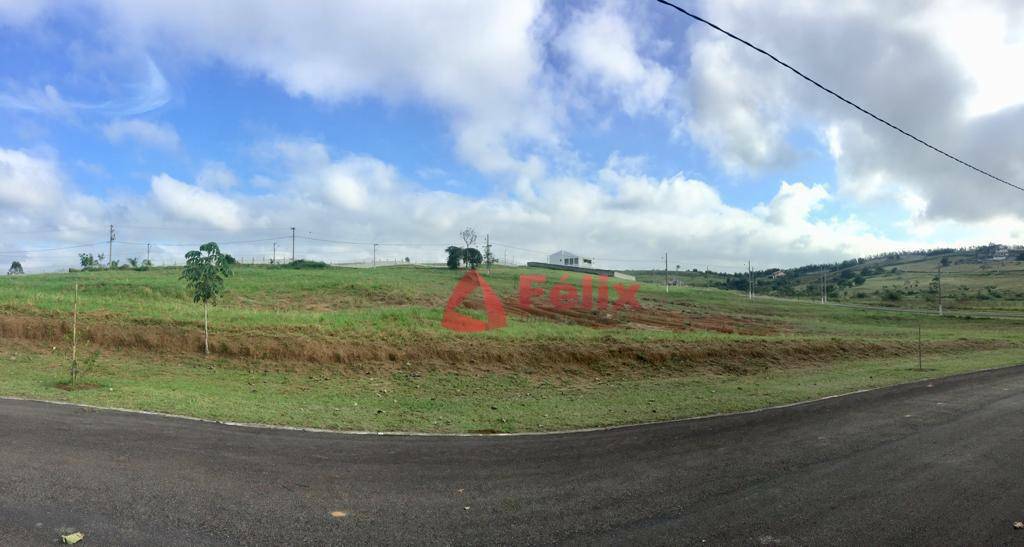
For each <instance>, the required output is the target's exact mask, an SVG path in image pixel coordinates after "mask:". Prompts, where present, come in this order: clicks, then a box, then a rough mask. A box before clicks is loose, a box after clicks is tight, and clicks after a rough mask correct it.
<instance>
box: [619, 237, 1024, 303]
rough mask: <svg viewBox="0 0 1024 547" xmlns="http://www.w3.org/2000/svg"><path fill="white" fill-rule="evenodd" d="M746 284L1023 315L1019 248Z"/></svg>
mask: <svg viewBox="0 0 1024 547" xmlns="http://www.w3.org/2000/svg"><path fill="white" fill-rule="evenodd" d="M940 267H941V272H942V273H941V283H940V279H939V270H940ZM826 272H827V275H826ZM632 273H634V274H635V275H637V279H638V280H640V281H645V282H651V283H659V284H663V283H665V272H664V271H657V270H655V271H651V270H647V271H639V272H632ZM668 278H669V280H670V282H677V283H679V284H682V285H687V286H693V287H714V288H721V289H729V290H736V291H742V292H746V291H747V289H748V283H749V278H748V275H747V273H746V272H742V273H735V274H728V273H719V272H701V271H695V270H690V271H678V272H677V271H670V272H669V275H668ZM753 278H754V286H755V293H756V294H758V295H768V296H777V297H787V298H800V299H812V300H820V299H821V297H822V290H823V285H824V283H823V280H824V279H827V294H828V300H829V301H830V302H845V303H859V304H865V305H876V306H891V307H902V308H931V309H935V308H937V307H938V304H939V298H940V293H941V297H942V304H943V308H944V309H949V310H952V309H967V310H971V309H977V310H983V309H984V310H1012V311H1024V248H1021V247H1012V246H1004V245H998V244H991V245H985V246H982V247H970V248H962V249H949V248H944V249H928V250H917V251H908V252H899V253H886V254H882V255H877V256H871V257H864V258H856V259H850V260H845V261H842V262H837V263H831V264H809V265H806V266H800V267H798V268H789V269H777V268H772V269H768V270H759V271H755V272H754V273H753Z"/></svg>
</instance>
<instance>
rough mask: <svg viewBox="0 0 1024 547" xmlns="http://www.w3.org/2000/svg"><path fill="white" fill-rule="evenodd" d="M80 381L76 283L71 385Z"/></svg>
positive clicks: (76, 284) (72, 329) (72, 322)
mask: <svg viewBox="0 0 1024 547" xmlns="http://www.w3.org/2000/svg"><path fill="white" fill-rule="evenodd" d="M77 382H78V283H75V311H74V315H73V316H72V319H71V387H72V389H73V388H74V387H75V384H76V383H77Z"/></svg>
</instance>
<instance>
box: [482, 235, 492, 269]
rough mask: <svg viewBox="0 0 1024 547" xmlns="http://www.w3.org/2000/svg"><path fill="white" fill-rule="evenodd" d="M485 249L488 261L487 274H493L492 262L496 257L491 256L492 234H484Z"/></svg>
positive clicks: (486, 260)
mask: <svg viewBox="0 0 1024 547" xmlns="http://www.w3.org/2000/svg"><path fill="white" fill-rule="evenodd" d="M484 251H485V252H486V253H487V256H485V257H484V261H485V262H487V275H491V262H493V261H494V257H493V256H491V234H487V235H485V236H484Z"/></svg>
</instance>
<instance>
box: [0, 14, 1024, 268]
mask: <svg viewBox="0 0 1024 547" xmlns="http://www.w3.org/2000/svg"><path fill="white" fill-rule="evenodd" d="M680 5H682V6H683V7H685V8H687V9H689V10H692V11H694V12H696V13H698V14H700V15H702V16H704V17H706V18H707V19H710V20H711V21H713V22H715V23H716V24H718V25H720V26H722V27H724V28H726V29H728V30H730V31H732V32H734V33H736V34H738V35H740V36H743V37H744V38H746V39H748V40H750V41H752V42H753V43H755V44H758V45H759V46H761V47H763V48H765V49H767V50H769V51H771V52H773V53H774V54H776V55H777V56H779V57H780V58H782V59H784V60H786V61H787V62H789V63H790V64H792V65H793V66H795V67H797V68H798V69H800V70H801V71H803V72H804V73H806V74H808V75H810V76H812V77H814V78H815V79H817V80H818V81H820V82H822V83H823V84H825V85H827V86H829V87H831V88H832V89H835V90H836V91H838V92H840V93H842V94H843V95H845V96H847V97H849V98H851V99H852V100H854V101H856V102H857V103H859V104H861V105H863V106H865V107H866V108H868V109H869V110H872V111H873V112H875V113H877V114H879V115H880V116H882V117H884V118H886V119H888V120H890V121H892V122H894V123H896V124H898V125H900V126H901V127H904V128H906V129H907V130H909V131H911V132H913V133H915V134H917V135H919V136H920V137H922V138H924V139H925V140H927V141H929V142H931V143H933V144H935V145H937V146H939V147H940V148H943V149H945V150H947V151H949V152H951V153H953V154H955V155H957V156H959V157H962V158H963V159H965V160H967V161H969V162H971V163H973V164H976V165H978V166H979V167H981V168H983V169H985V170H988V171H990V172H992V173H994V174H996V175H998V176H1001V177H1003V178H1005V179H1007V180H1010V181H1015V182H1016V183H1018V184H1021V185H1024V156H1022V154H1021V151H1022V150H1024V70H1022V68H1024V4H1022V3H1020V2H1018V1H1015V0H1007V1H999V0H987V1H986V0H979V1H977V2H971V3H969V4H964V3H962V2H953V1H934V2H928V1H902V2H892V1H888V0H880V1H871V0H864V1H854V2H843V3H839V4H837V3H835V2H814V1H810V0H800V1H796V0H793V1H783V2H755V1H739V0H714V1H696V0H680ZM0 127H3V131H0V260H18V261H20V262H21V263H22V264H23V265H24V267H25V269H26V271H28V272H33V271H36V272H38V271H55V270H58V269H62V268H67V267H70V266H75V265H76V264H77V262H78V254H79V253H81V252H87V253H93V254H99V253H104V254H106V253H107V249H108V243H107V239H108V231H109V226H110V225H114V226H115V232H116V240H115V241H114V243H113V249H114V250H113V258H114V259H117V260H121V261H122V262H123V261H125V260H126V259H127V258H130V257H137V258H145V256H146V253H147V248H148V252H149V253H150V256H151V258H152V260H153V261H154V263H156V264H172V263H181V261H182V260H183V255H184V253H185V252H186V251H187V250H189V249H190V248H195V247H196V246H198V244H200V243H202V242H205V241H211V240H212V241H217V242H220V243H222V246H223V247H224V248H225V249H226V250H227V251H228V252H231V253H232V254H233V255H235V256H236V257H237V258H239V259H241V260H245V261H249V260H257V261H262V260H267V259H270V258H271V257H272V256H274V255H275V254H276V256H277V257H278V258H282V257H290V255H291V244H292V240H291V228H292V227H294V228H295V234H296V240H295V247H296V248H295V255H296V258H307V259H317V260H325V261H329V262H334V263H346V262H362V261H370V260H372V259H373V257H374V254H375V253H376V258H377V259H378V260H380V261H382V262H386V261H395V260H404V259H405V258H406V257H409V258H410V260H412V261H416V262H432V261H433V262H436V261H442V260H443V257H444V254H443V249H444V247H446V246H448V245H451V244H455V243H459V242H460V241H461V240H460V239H459V232H460V231H461V230H462V229H463V228H465V227H467V226H469V227H473V228H474V229H475V230H476V232H477V233H478V234H480V241H478V243H477V246H482V244H483V240H484V238H485V236H487V235H489V238H490V241H491V243H492V245H493V246H494V247H493V252H494V254H495V256H496V257H497V258H498V259H499V260H507V261H510V262H511V261H515V262H517V263H522V262H525V261H527V260H544V259H545V257H546V256H547V255H548V254H549V253H553V252H555V251H557V250H559V249H565V250H568V251H570V252H574V253H576V254H579V255H582V256H588V257H594V258H595V259H596V263H597V265H598V266H604V267H610V268H648V267H654V266H656V265H661V266H663V265H664V254H665V253H667V254H668V261H669V264H670V267H671V268H674V267H675V266H677V265H678V266H680V267H681V268H683V269H691V268H699V269H704V268H706V267H711V268H712V269H717V270H728V271H738V270H740V269H744V268H745V267H746V263H747V261H748V260H749V261H750V262H751V263H752V264H753V267H754V268H755V269H766V268H771V267H788V266H797V265H801V264H806V263H821V262H829V261H839V260H844V259H848V258H852V257H857V256H865V255H871V254H876V253H881V252H889V251H898V250H910V249H920V248H926V247H938V246H942V247H946V246H967V245H980V244H986V243H989V242H998V243H1003V244H1022V243H1024V192H1020V191H1017V190H1014V189H1012V188H1009V187H1007V186H1004V185H1002V184H999V183H998V182H995V181H992V180H991V179H987V178H985V177H984V176H982V175H979V174H978V173H975V172H973V171H970V170H968V169H966V168H965V167H963V166H961V165H958V164H956V163H954V162H952V161H951V160H949V159H947V158H944V157H942V156H940V155H938V154H937V153H935V152H933V151H930V150H927V149H925V148H923V147H922V146H920V145H918V144H916V143H914V142H912V141H910V140H908V139H907V138H906V137H903V136H901V135H899V134H897V133H895V132H894V131H892V130H891V129H888V128H886V127H885V126H883V125H881V124H879V123H878V122H876V121H874V120H871V119H870V118H868V117H866V116H865V115H863V114H862V113H859V112H857V111H855V110H853V109H852V108H850V107H849V106H847V105H844V104H843V103H841V102H839V101H837V100H836V99H834V98H833V97H830V96H828V95H826V94H824V93H822V92H821V91H820V90H818V89H817V88H814V87H813V86H811V85H809V84H808V83H807V82H805V81H803V80H801V79H800V78H799V77H797V76H795V75H794V74H792V73H791V72H789V71H787V70H785V69H784V68H782V67H780V66H779V65H777V64H775V63H773V62H771V61H770V60H769V59H767V58H766V57H764V56H762V55H760V54H758V53H756V52H754V51H752V50H750V49H748V48H746V47H745V46H743V45H741V44H739V43H737V42H735V41H733V40H731V39H729V38H728V37H726V36H724V35H722V34H719V33H717V32H715V31H713V30H712V29H710V28H708V27H706V26H703V25H701V24H699V23H694V22H692V21H691V20H689V19H688V18H686V17H684V16H682V14H679V13H678V12H675V11H673V10H670V9H668V8H666V7H665V6H662V5H660V4H658V3H656V2H653V1H650V2H644V1H628V2H627V1H615V0H598V1H587V2H543V1H541V0H517V1H515V2H497V1H495V2H489V1H484V2H481V1H479V0H465V1H460V0H450V1H443V2H442V1H427V0H425V1H422V2H403V1H388V0H373V1H365V2H363V1H347V2H335V1H322V2H321V1H309V2H300V3H296V2H280V1H266V0H250V1H246V2H241V1H233V0H225V1H223V2H205V1H198V0H175V1H157V0H92V1H86V0H64V1H47V0H0ZM373 243H377V244H378V245H377V246H376V247H375V246H374V245H373ZM147 244H149V246H148V247H147ZM275 244H276V245H275Z"/></svg>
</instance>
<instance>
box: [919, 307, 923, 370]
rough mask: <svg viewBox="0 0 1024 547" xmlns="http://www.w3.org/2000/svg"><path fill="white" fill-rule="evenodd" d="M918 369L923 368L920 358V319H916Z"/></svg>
mask: <svg viewBox="0 0 1024 547" xmlns="http://www.w3.org/2000/svg"><path fill="white" fill-rule="evenodd" d="M918 370H919V371H922V370H924V369H923V368H922V360H921V320H920V319H919V320H918Z"/></svg>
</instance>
